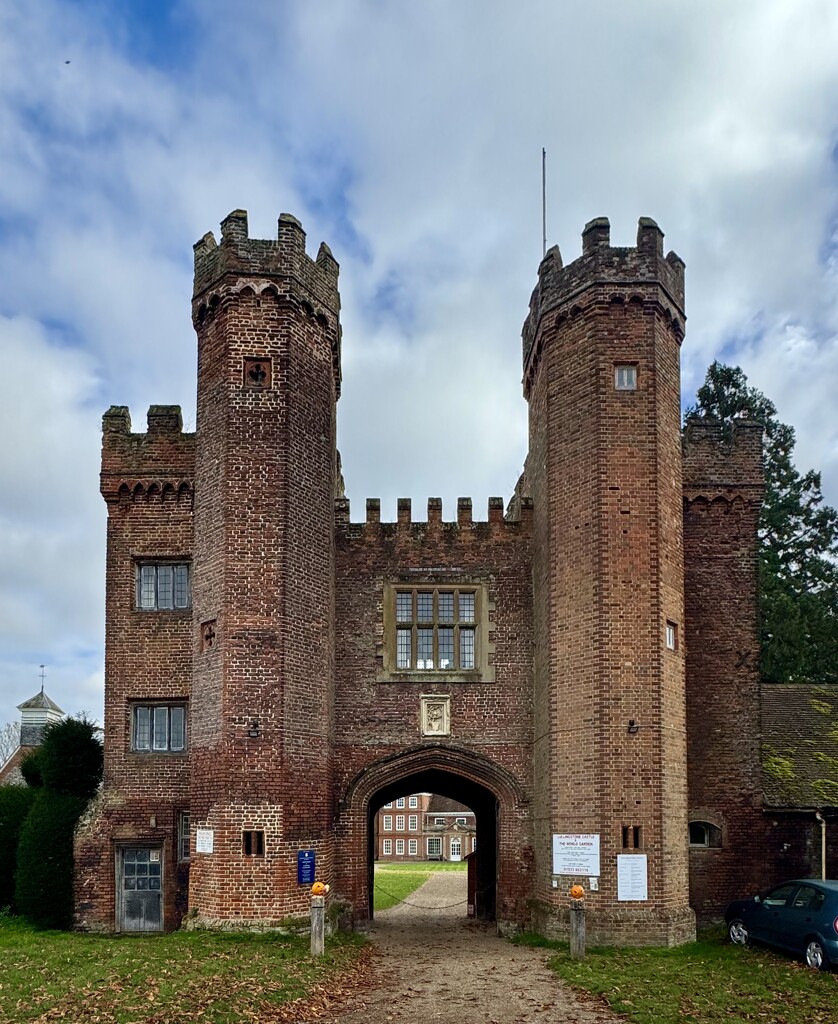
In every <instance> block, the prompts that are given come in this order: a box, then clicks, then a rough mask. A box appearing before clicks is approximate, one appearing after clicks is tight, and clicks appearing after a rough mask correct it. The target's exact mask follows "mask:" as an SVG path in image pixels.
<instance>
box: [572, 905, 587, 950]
mask: <svg viewBox="0 0 838 1024" xmlns="http://www.w3.org/2000/svg"><path fill="white" fill-rule="evenodd" d="M570 959H571V960H584V959H585V905H584V904H583V903H582V901H581V900H574V901H573V903H571V905H570Z"/></svg>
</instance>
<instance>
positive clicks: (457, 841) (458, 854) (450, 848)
mask: <svg viewBox="0 0 838 1024" xmlns="http://www.w3.org/2000/svg"><path fill="white" fill-rule="evenodd" d="M455 845H456V847H457V852H456V853H454V846H455ZM462 855H463V844H462V841H461V840H460V837H459V836H451V838H450V839H449V840H448V856H449V857H451V858H452V860H453V858H454V857H462Z"/></svg>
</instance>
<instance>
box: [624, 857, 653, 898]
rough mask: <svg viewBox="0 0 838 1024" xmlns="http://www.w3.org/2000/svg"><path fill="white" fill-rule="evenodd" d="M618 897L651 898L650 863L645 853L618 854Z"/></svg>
mask: <svg viewBox="0 0 838 1024" xmlns="http://www.w3.org/2000/svg"><path fill="white" fill-rule="evenodd" d="M617 899H618V900H623V901H626V900H638V901H642V900H648V899H649V865H648V863H647V861H646V854H645V853H620V854H618V855H617Z"/></svg>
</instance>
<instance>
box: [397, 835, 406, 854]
mask: <svg viewBox="0 0 838 1024" xmlns="http://www.w3.org/2000/svg"><path fill="white" fill-rule="evenodd" d="M396 856H397V857H404V839H397V840H396Z"/></svg>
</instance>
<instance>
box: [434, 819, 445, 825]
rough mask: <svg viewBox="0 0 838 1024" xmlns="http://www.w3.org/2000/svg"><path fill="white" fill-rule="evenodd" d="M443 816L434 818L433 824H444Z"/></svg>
mask: <svg viewBox="0 0 838 1024" xmlns="http://www.w3.org/2000/svg"><path fill="white" fill-rule="evenodd" d="M444 824H445V818H434V825H444Z"/></svg>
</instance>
